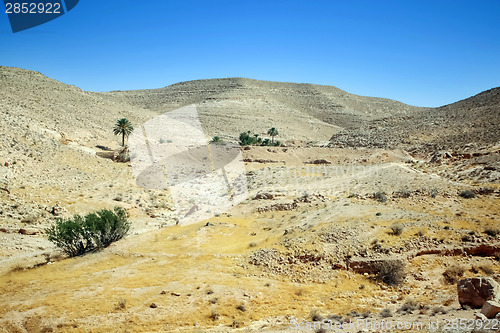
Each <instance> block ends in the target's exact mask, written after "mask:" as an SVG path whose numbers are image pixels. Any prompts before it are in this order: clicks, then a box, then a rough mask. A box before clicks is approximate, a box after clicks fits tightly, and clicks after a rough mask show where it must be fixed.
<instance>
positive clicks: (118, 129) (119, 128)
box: [113, 118, 134, 147]
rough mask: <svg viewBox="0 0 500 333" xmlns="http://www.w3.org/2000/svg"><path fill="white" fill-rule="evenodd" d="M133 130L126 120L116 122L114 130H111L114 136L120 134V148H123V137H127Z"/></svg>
mask: <svg viewBox="0 0 500 333" xmlns="http://www.w3.org/2000/svg"><path fill="white" fill-rule="evenodd" d="M133 130H134V126H132V123H131V122H130V121H128V119H126V118H122V119H119V120H118V121H117V122H116V125H115V128H114V129H113V133H115V135H120V134H121V136H122V146H124V147H125V137H128V136H129V135H130V133H132V131H133Z"/></svg>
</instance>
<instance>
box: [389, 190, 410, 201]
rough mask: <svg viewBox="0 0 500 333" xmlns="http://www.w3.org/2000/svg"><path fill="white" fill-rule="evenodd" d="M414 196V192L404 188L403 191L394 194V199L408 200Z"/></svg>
mask: <svg viewBox="0 0 500 333" xmlns="http://www.w3.org/2000/svg"><path fill="white" fill-rule="evenodd" d="M412 195H413V191H412V190H410V189H408V188H403V189H400V190H398V191H396V192H394V193H393V195H392V196H393V197H394V198H404V199H407V198H410V197H411V196H412Z"/></svg>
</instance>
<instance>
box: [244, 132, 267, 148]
mask: <svg viewBox="0 0 500 333" xmlns="http://www.w3.org/2000/svg"><path fill="white" fill-rule="evenodd" d="M261 143H262V139H261V138H259V135H258V134H254V135H251V133H250V131H247V132H243V133H241V134H240V145H242V146H250V145H260V144H261Z"/></svg>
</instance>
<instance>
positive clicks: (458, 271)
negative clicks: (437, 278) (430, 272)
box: [443, 265, 465, 284]
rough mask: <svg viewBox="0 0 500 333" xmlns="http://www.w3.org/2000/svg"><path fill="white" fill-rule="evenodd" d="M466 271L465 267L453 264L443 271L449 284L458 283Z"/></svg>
mask: <svg viewBox="0 0 500 333" xmlns="http://www.w3.org/2000/svg"><path fill="white" fill-rule="evenodd" d="M464 273H465V268H463V267H462V266H458V265H452V266H450V267H448V268H447V269H445V271H444V272H443V277H444V281H445V282H446V283H448V284H454V283H456V282H457V281H458V280H459V279H460V278H461V277H462V276H463V275H464Z"/></svg>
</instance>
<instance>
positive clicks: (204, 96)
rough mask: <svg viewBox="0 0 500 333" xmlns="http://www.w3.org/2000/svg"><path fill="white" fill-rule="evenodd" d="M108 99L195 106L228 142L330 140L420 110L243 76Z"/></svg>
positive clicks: (159, 108) (157, 106)
mask: <svg viewBox="0 0 500 333" xmlns="http://www.w3.org/2000/svg"><path fill="white" fill-rule="evenodd" d="M103 96H108V97H113V98H114V99H115V100H118V101H120V102H126V103H129V104H132V105H134V106H139V107H142V108H147V109H150V110H153V111H156V112H159V113H163V112H166V111H169V110H173V109H175V108H178V107H181V106H185V105H189V104H194V103H196V104H197V105H198V111H199V112H200V117H201V121H202V123H203V124H204V126H205V130H206V131H207V135H209V136H213V135H218V136H222V137H224V138H228V139H229V138H232V139H235V138H237V137H238V135H239V133H241V132H243V131H246V130H251V131H253V132H256V133H260V134H265V132H266V131H267V129H269V128H270V127H273V126H274V127H277V128H278V129H279V131H280V137H279V139H281V140H286V139H289V140H300V141H328V139H329V138H330V137H331V135H332V134H333V133H336V132H338V131H340V130H342V129H344V128H351V127H353V126H359V124H365V123H369V122H370V121H373V120H375V119H383V118H386V117H389V116H395V115H398V116H401V115H407V114H411V113H413V112H415V111H417V110H421V108H416V107H413V106H409V105H406V104H403V103H400V102H396V101H393V100H388V99H382V98H372V97H363V96H357V95H353V94H349V93H347V92H345V91H343V90H340V89H338V88H335V87H330V86H319V85H312V84H297V83H282V82H269V81H258V80H251V79H244V78H227V79H211V80H197V81H189V82H181V83H177V84H174V85H171V86H168V87H165V88H161V89H153V90H136V91H116V92H111V93H106V94H103Z"/></svg>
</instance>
